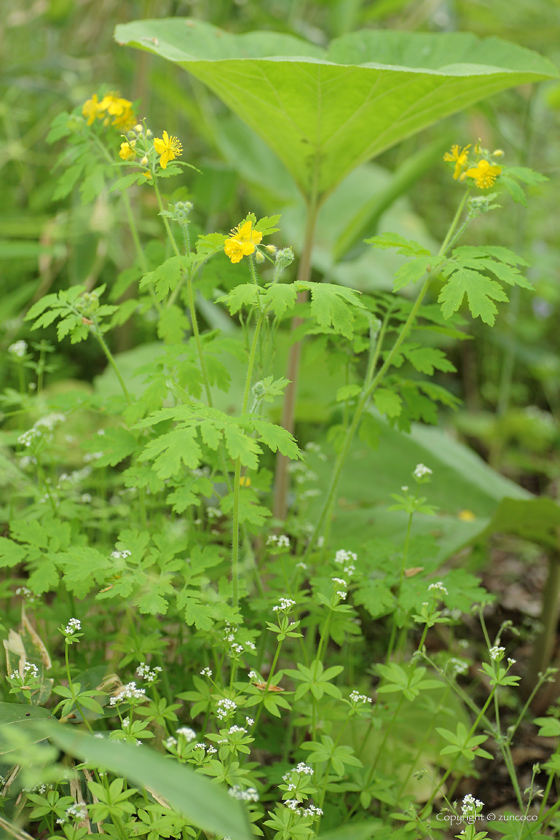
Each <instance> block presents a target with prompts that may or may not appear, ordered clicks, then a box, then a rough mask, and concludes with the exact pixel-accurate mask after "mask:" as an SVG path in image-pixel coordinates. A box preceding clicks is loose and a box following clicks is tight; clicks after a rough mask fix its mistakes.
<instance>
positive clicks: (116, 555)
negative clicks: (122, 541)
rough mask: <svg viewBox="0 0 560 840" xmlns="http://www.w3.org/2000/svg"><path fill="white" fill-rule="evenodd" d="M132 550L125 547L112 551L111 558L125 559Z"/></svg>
mask: <svg viewBox="0 0 560 840" xmlns="http://www.w3.org/2000/svg"><path fill="white" fill-rule="evenodd" d="M131 553H132V552H130V551H129V550H128V548H125V549H124V550H123V551H112V552H111V557H112V558H113V560H126V558H127V557H130V555H131Z"/></svg>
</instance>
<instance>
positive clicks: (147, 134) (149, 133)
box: [146, 128, 152, 137]
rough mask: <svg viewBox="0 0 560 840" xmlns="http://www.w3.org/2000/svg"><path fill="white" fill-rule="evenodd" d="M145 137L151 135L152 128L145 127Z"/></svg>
mask: <svg viewBox="0 0 560 840" xmlns="http://www.w3.org/2000/svg"><path fill="white" fill-rule="evenodd" d="M146 137H152V130H151V129H150V128H147V129H146Z"/></svg>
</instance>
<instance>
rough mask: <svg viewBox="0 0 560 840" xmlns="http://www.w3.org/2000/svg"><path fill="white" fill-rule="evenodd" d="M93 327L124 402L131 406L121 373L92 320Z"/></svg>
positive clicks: (96, 324) (95, 322)
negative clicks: (120, 389) (117, 381)
mask: <svg viewBox="0 0 560 840" xmlns="http://www.w3.org/2000/svg"><path fill="white" fill-rule="evenodd" d="M93 326H94V327H95V336H96V338H97V340H98V342H99V343H100V345H101V347H102V349H103V352H104V353H105V355H106V356H107V360H108V362H109V364H110V365H111V367H112V368H113V370H114V372H115V376H116V377H117V379H118V380H119V383H120V386H121V388H122V391H123V394H124V395H125V397H126V401H127V403H128V404H129V405H132V400H131V398H130V394H129V393H128V390H127V387H126V385H125V383H124V379H123V378H122V376H121V372H120V370H119V369H118V367H117V363H116V362H115V359H114V357H113V354H112V353H111V351H110V350H109V348H108V347H107V344H106V342H105V339H104V338H103V336H102V334H101V330H100V329H99V325H98V323H97V321H95V320H94V322H93Z"/></svg>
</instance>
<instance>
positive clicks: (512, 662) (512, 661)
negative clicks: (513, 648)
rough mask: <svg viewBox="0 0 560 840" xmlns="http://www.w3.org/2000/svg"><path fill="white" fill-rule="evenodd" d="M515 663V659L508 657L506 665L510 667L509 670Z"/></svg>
mask: <svg viewBox="0 0 560 840" xmlns="http://www.w3.org/2000/svg"><path fill="white" fill-rule="evenodd" d="M516 661H517V660H516V659H511V657H508V665H509V666H510V668H511V666H512V665H515V663H516Z"/></svg>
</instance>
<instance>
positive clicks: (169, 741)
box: [164, 735, 177, 750]
mask: <svg viewBox="0 0 560 840" xmlns="http://www.w3.org/2000/svg"><path fill="white" fill-rule="evenodd" d="M164 744H165V747H166V749H168V750H171V749H173V747H176V746H177V738H174V737H173V736H172V735H170V736H169V738H166V739H165V741H164Z"/></svg>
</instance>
